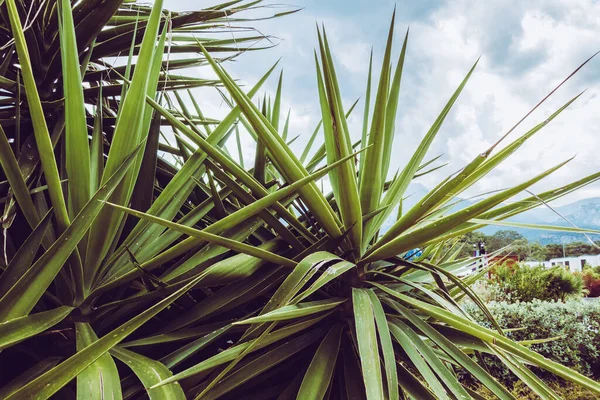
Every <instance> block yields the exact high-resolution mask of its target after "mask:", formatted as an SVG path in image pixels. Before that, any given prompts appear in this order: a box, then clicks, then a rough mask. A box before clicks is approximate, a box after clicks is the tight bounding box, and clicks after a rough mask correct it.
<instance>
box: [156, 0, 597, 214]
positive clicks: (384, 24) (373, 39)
mask: <svg viewBox="0 0 600 400" xmlns="http://www.w3.org/2000/svg"><path fill="white" fill-rule="evenodd" d="M165 3H166V7H167V8H171V9H177V10H186V9H188V10H189V9H194V8H196V9H197V7H198V4H199V2H197V1H192V0H166V1H165ZM202 3H204V2H202ZM292 4H293V5H294V6H297V7H302V8H303V10H302V11H300V12H299V13H296V14H294V15H291V16H287V17H284V18H279V19H275V20H271V21H264V22H260V23H255V24H254V26H256V27H257V28H258V29H259V30H260V31H261V32H262V33H263V34H266V35H272V36H274V37H276V38H277V39H274V41H276V42H277V43H278V46H276V47H275V48H273V49H270V50H267V51H261V52H255V53H247V54H244V55H243V56H242V57H241V58H240V59H239V60H238V61H237V62H235V63H229V64H228V65H227V67H226V68H227V69H228V71H229V72H230V73H231V74H232V75H233V76H234V77H235V78H237V79H240V81H241V82H243V83H246V84H253V83H254V82H256V81H257V79H258V78H259V77H260V76H261V75H262V74H263V73H264V72H265V71H266V70H267V69H268V68H269V67H270V66H271V65H272V64H273V63H274V62H275V61H276V60H277V59H279V58H280V57H281V58H282V60H281V62H280V67H281V68H283V71H284V96H283V106H284V108H283V109H284V110H287V109H288V108H289V109H291V119H290V137H294V136H296V135H300V138H299V139H298V140H297V141H296V142H295V143H294V147H295V148H296V149H297V150H298V151H301V150H302V149H303V147H304V144H305V143H306V141H307V140H308V137H309V136H310V133H311V132H312V130H313V129H314V126H315V125H316V124H317V123H318V121H319V119H320V110H319V108H318V97H317V90H316V80H315V73H314V71H315V67H314V59H313V49H314V47H315V45H316V30H315V22H318V23H324V24H325V27H326V29H327V33H328V36H329V40H330V45H331V47H332V51H333V55H334V62H335V65H336V68H337V72H338V78H339V80H340V84H341V90H342V96H343V98H344V102H345V104H346V105H348V106H349V105H350V104H351V103H352V102H353V101H354V100H355V99H357V98H358V97H360V96H363V97H364V90H365V84H366V77H367V70H368V58H369V53H370V51H371V48H373V52H374V70H375V71H377V70H378V69H379V68H380V62H381V59H382V57H383V55H382V53H383V50H384V45H385V39H386V35H387V29H388V26H389V21H390V18H391V14H392V11H393V9H394V5H396V6H397V15H396V25H395V28H396V31H395V32H396V33H395V49H394V50H395V52H394V55H395V57H396V58H397V55H398V54H399V51H400V47H401V44H402V39H403V37H404V35H405V33H406V30H407V28H409V27H410V34H409V41H408V49H407V56H406V61H405V68H404V75H403V79H402V88H401V95H400V104H399V111H398V120H397V122H396V136H395V142H394V148H393V161H392V162H393V165H392V168H393V169H394V170H395V169H400V168H402V167H403V166H404V163H405V162H406V160H407V158H408V157H409V156H410V155H411V153H412V151H413V150H414V149H415V148H416V146H417V145H418V143H419V141H420V140H421V139H422V137H423V136H424V135H425V133H426V132H427V130H428V129H429V128H430V126H431V124H432V123H433V121H434V120H435V118H436V117H437V115H438V113H439V112H440V110H441V109H442V107H443V106H444V104H445V103H446V102H447V100H448V99H449V97H450V96H451V95H452V93H453V91H454V90H455V89H456V87H457V86H458V84H459V83H460V81H461V80H462V78H463V77H464V76H465V74H466V73H467V72H468V70H469V68H470V67H471V66H472V65H473V63H474V62H475V60H476V59H477V58H478V57H479V56H481V61H480V62H479V64H478V66H477V68H476V70H475V73H474V75H473V76H472V77H471V79H470V81H469V83H468V84H467V87H466V88H465V90H464V91H463V93H462V95H461V96H460V98H459V100H458V101H457V103H456V104H455V106H454V107H453V109H452V111H451V112H450V114H449V116H448V118H447V119H446V122H445V123H444V125H443V127H442V129H441V130H440V132H439V134H438V137H437V138H436V141H435V142H434V144H433V146H432V149H431V151H430V155H431V156H436V155H439V154H442V153H443V154H444V156H443V159H444V160H445V161H447V162H450V165H449V166H447V167H445V168H443V169H442V170H441V171H440V173H437V174H431V175H429V176H427V177H423V178H422V179H421V181H420V183H422V184H423V185H425V186H426V187H432V186H433V185H434V184H436V183H437V182H439V180H440V179H442V178H443V177H445V176H446V175H448V174H450V173H452V172H454V171H456V170H457V169H459V168H460V167H462V166H464V164H465V163H466V162H468V161H470V160H471V159H472V157H473V156H474V155H475V154H477V153H478V152H481V151H483V150H485V149H486V148H487V147H489V146H490V145H491V144H492V143H494V142H495V141H496V140H497V139H498V138H499V137H500V136H502V135H503V134H504V133H505V132H506V131H507V130H508V129H509V128H510V127H511V126H512V125H514V124H515V123H516V122H517V121H518V120H519V119H520V118H521V117H522V116H523V115H525V114H526V113H527V112H528V111H529V110H530V109H531V108H532V107H533V106H534V105H535V104H536V103H537V102H538V101H539V100H540V99H542V98H543V97H544V96H545V95H546V94H547V93H548V92H549V91H550V90H552V89H553V88H554V87H555V86H556V85H557V84H558V83H559V82H560V81H562V79H564V78H565V77H566V76H568V75H569V74H570V73H571V72H572V71H573V70H574V69H575V68H576V67H577V66H578V65H579V64H581V63H582V62H583V61H584V60H585V59H587V58H588V57H589V56H591V55H592V54H593V53H595V52H596V51H598V50H600V2H598V1H592V0H577V1H573V0H562V1H559V0H556V1H535V0H533V1H526V2H525V1H519V0H516V1H509V0H487V1H481V0H452V1H436V0H422V1H418V2H416V1H410V2H409V1H401V2H396V3H394V2H393V1H388V0H376V1H373V0H371V1H369V0H346V1H344V0H327V1H322V0H295V1H294V2H293V3H292ZM272 11H276V12H277V11H281V9H276V10H272ZM265 12H268V10H266V11H263V14H264V13H265ZM197 73H198V74H199V75H201V76H207V77H208V76H210V71H208V70H206V69H199V70H198V71H197ZM377 75H378V74H377ZM377 75H376V76H375V77H374V79H378V76H377ZM376 81H377V80H375V82H376ZM275 85H276V79H275V77H274V78H273V79H272V80H271V81H270V82H269V85H268V86H267V87H266V89H267V91H270V92H274V90H275ZM584 89H587V91H586V92H585V93H584V94H583V96H581V97H580V98H579V99H578V100H577V101H576V102H575V103H574V104H573V105H572V106H571V107H570V108H569V109H568V110H567V111H565V112H564V113H563V114H561V115H560V116H559V117H558V118H557V119H555V120H554V121H552V123H550V124H549V125H548V126H546V127H545V128H544V129H543V130H542V131H540V132H539V133H537V134H536V136H534V138H532V139H531V140H530V141H529V142H528V143H527V144H526V145H524V146H523V147H522V148H521V149H520V150H519V151H518V153H517V154H515V155H513V156H512V157H511V158H510V159H509V160H507V161H506V162H505V163H504V165H503V166H501V167H500V168H499V169H498V170H497V171H496V172H494V173H493V174H492V175H490V176H489V178H488V179H486V180H485V181H484V182H483V183H482V184H480V185H478V186H477V187H476V188H475V189H474V191H473V194H475V193H477V192H485V191H489V190H494V189H499V188H504V187H508V186H511V185H514V184H516V183H518V182H521V181H523V180H526V179H527V178H530V177H532V176H534V175H536V174H538V173H539V172H541V171H543V170H544V169H547V168H550V167H551V166H553V165H555V164H557V163H558V162H560V161H563V160H565V159H567V158H570V157H572V156H574V155H576V158H575V159H574V160H573V161H571V162H570V163H569V164H568V165H567V166H566V167H563V168H562V169H561V170H559V171H558V172H556V173H555V174H554V175H553V177H552V178H551V179H550V180H548V181H547V182H546V183H544V184H540V185H538V186H536V187H535V190H536V191H541V190H544V189H549V188H550V187H556V186H560V185H564V184H566V183H568V182H569V181H572V180H575V179H579V178H581V177H584V176H585V175H588V174H591V173H593V172H597V171H598V170H600V96H599V94H600V56H599V57H598V59H594V60H592V61H591V62H590V63H589V64H588V65H586V67H584V69H583V70H581V72H580V73H578V74H577V75H576V76H575V77H574V78H572V79H571V80H570V81H569V82H568V83H567V84H566V85H564V86H563V87H562V88H561V89H560V90H559V91H557V92H556V94H555V95H554V96H553V97H552V98H551V99H550V100H549V101H547V102H546V103H544V105H543V106H542V107H540V108H539V109H538V110H537V111H536V112H535V113H534V114H532V115H531V116H530V117H529V118H528V119H527V120H526V121H525V122H524V123H523V124H522V125H521V126H520V127H519V128H518V129H517V130H516V131H515V132H513V133H512V134H511V136H510V137H509V138H508V141H507V143H508V142H509V141H510V140H513V139H515V138H517V137H518V135H520V134H522V133H524V132H525V131H526V130H528V129H530V128H531V127H533V126H534V125H535V124H537V123H539V122H541V121H544V120H545V119H546V118H547V117H548V116H549V115H550V114H551V113H552V112H553V111H555V110H556V109H557V108H558V107H560V106H561V105H562V104H564V103H565V102H567V101H568V100H569V99H570V98H572V97H573V96H575V95H576V94H578V93H579V92H581V91H582V90H584ZM198 97H199V101H200V103H201V105H202V107H204V109H205V114H207V115H210V116H215V117H218V116H221V115H223V113H225V112H226V111H227V109H226V107H225V106H224V104H222V103H221V102H220V101H219V100H218V98H217V97H214V96H213V95H212V94H210V93H207V92H206V91H203V92H198ZM359 109H360V110H362V104H360V106H359ZM357 110H358V109H357ZM361 116H362V111H360V112H356V113H354V115H353V116H352V117H351V118H350V121H349V122H350V129H351V131H352V135H353V136H355V137H359V136H360V131H361V126H362V121H361V118H362V117H361ZM245 157H246V158H247V159H248V160H251V159H252V158H253V150H252V149H251V148H248V149H247V150H246V153H245ZM594 196H600V183H596V184H593V185H590V186H588V187H587V188H585V189H583V190H581V191H579V192H578V193H576V194H573V195H570V197H568V198H565V200H563V201H561V202H560V203H565V202H570V201H574V200H578V199H581V198H586V197H594Z"/></svg>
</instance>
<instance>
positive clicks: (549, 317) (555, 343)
mask: <svg viewBox="0 0 600 400" xmlns="http://www.w3.org/2000/svg"><path fill="white" fill-rule="evenodd" d="M464 307H465V309H466V311H467V312H468V313H469V314H470V315H471V316H472V317H473V318H474V319H475V320H476V321H477V322H478V323H480V324H481V325H483V326H490V324H489V321H488V320H487V319H486V317H485V315H483V313H482V312H481V310H480V309H479V308H478V307H477V306H475V305H474V304H472V303H467V304H465V305H464ZM488 307H489V310H490V312H491V313H492V315H494V317H495V318H496V320H497V321H498V323H499V324H500V326H501V327H502V328H503V329H516V328H520V329H518V330H514V331H509V332H507V333H506V334H507V336H508V337H510V338H511V339H514V340H517V341H524V340H537V339H546V338H556V337H558V338H557V339H556V340H552V341H548V342H544V343H536V344H532V345H531V349H532V350H535V351H536V352H539V353H540V354H542V355H543V356H545V357H547V358H549V359H551V360H553V361H557V362H560V363H561V364H564V365H568V366H570V367H572V368H574V369H576V370H578V371H579V372H581V373H583V374H585V375H587V376H591V377H595V378H598V377H600V302H596V301H583V300H571V301H567V302H564V303H562V302H544V301H540V300H533V301H531V302H528V303H514V304H509V303H504V302H498V303H495V302H492V303H490V304H489V305H488ZM484 358H485V360H486V364H487V365H488V367H489V368H490V372H491V373H492V375H494V376H495V377H497V378H499V379H501V380H503V381H504V382H506V383H514V382H515V381H516V378H515V376H514V375H512V374H511V373H510V372H509V371H508V370H507V369H506V367H505V366H504V365H503V364H502V363H501V362H500V361H499V360H497V359H496V358H495V357H492V356H487V355H484ZM536 372H537V373H541V370H536Z"/></svg>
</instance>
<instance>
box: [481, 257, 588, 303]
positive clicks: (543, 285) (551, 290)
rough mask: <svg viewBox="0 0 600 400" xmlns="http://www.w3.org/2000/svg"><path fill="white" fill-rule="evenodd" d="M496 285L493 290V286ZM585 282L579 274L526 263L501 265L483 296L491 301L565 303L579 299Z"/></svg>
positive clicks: (496, 269) (495, 271)
mask: <svg viewBox="0 0 600 400" xmlns="http://www.w3.org/2000/svg"><path fill="white" fill-rule="evenodd" d="M494 286H495V287H494ZM583 289H584V282H583V279H582V277H581V275H580V274H575V273H572V272H570V271H568V270H566V269H565V268H560V267H557V268H552V269H546V268H544V267H543V266H534V267H530V266H528V265H525V264H516V265H507V264H504V265H501V266H498V267H496V268H495V269H494V272H493V276H492V278H491V280H490V282H489V286H488V290H491V291H493V293H494V294H493V295H492V294H491V293H490V294H488V295H487V296H486V297H487V298H488V300H493V301H509V302H528V301H532V300H535V299H537V300H549V301H558V300H560V301H564V300H565V299H567V298H570V297H581V296H582V294H583Z"/></svg>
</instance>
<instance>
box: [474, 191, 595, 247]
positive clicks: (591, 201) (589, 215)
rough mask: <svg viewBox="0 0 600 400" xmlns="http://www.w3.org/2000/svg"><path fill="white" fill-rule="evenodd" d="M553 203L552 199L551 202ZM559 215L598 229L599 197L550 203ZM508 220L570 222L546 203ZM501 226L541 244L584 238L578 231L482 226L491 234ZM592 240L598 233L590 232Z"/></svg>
mask: <svg viewBox="0 0 600 400" xmlns="http://www.w3.org/2000/svg"><path fill="white" fill-rule="evenodd" d="M550 206H552V203H550ZM552 208H553V209H554V210H556V211H557V212H558V213H559V214H560V215H562V216H563V217H565V218H566V219H567V220H568V221H570V222H572V223H573V224H574V225H575V226H577V227H578V228H588V229H595V230H600V197H591V198H587V199H582V200H579V201H576V202H573V203H570V204H566V205H563V206H559V207H552ZM509 221H515V222H523V223H530V224H540V225H555V226H572V225H570V224H569V223H568V222H567V221H565V220H564V219H563V218H561V217H560V216H559V215H557V214H556V213H555V212H554V211H552V210H550V209H549V208H548V207H546V206H542V207H537V208H535V209H533V210H529V211H527V212H524V213H523V214H521V215H518V216H515V217H514V218H511V219H509ZM502 229H514V230H516V231H517V232H519V233H520V234H522V235H523V236H525V237H526V238H527V239H528V240H530V241H537V242H540V243H542V244H548V243H562V242H563V241H564V242H566V243H569V242H573V241H585V240H586V239H585V236H583V235H582V234H579V233H568V232H550V231H542V230H536V229H518V228H507V227H498V226H488V227H485V228H483V229H481V231H482V232H484V233H485V234H486V235H490V234H493V233H494V232H497V231H499V230H502ZM589 236H590V237H591V238H592V239H593V240H600V235H589Z"/></svg>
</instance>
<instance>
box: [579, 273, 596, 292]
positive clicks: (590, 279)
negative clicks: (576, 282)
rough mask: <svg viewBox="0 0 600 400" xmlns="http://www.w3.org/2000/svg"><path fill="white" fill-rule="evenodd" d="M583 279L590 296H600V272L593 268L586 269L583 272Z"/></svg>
mask: <svg viewBox="0 0 600 400" xmlns="http://www.w3.org/2000/svg"><path fill="white" fill-rule="evenodd" d="M581 279H582V280H583V285H584V286H585V289H586V290H587V292H588V293H587V296H588V297H599V296H600V274H599V273H597V272H596V271H595V270H592V269H585V270H584V271H583V272H582V273H581Z"/></svg>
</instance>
